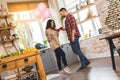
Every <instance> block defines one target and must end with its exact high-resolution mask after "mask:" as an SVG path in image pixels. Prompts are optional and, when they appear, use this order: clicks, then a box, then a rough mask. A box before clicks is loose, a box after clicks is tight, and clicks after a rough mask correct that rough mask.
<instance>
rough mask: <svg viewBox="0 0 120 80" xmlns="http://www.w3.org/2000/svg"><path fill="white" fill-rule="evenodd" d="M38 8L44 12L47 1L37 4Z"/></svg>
mask: <svg viewBox="0 0 120 80" xmlns="http://www.w3.org/2000/svg"><path fill="white" fill-rule="evenodd" d="M37 9H38V10H39V11H40V12H44V11H45V9H46V5H45V3H39V4H38V6H37Z"/></svg>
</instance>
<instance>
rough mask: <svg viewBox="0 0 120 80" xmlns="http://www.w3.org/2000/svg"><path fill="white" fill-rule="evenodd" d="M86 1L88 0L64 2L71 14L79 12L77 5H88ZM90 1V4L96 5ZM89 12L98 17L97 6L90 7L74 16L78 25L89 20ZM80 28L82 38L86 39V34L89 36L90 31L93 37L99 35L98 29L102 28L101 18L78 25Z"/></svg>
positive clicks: (65, 0)
mask: <svg viewBox="0 0 120 80" xmlns="http://www.w3.org/2000/svg"><path fill="white" fill-rule="evenodd" d="M86 1H87V0H70V1H68V0H64V4H65V6H66V9H67V10H68V11H69V12H74V11H77V5H87V4H86ZM89 1H90V3H94V0H89ZM89 11H92V13H93V15H95V16H97V15H98V13H97V9H96V7H95V5H92V6H89V7H87V8H85V9H83V10H81V11H78V12H77V13H75V14H73V15H74V17H75V19H76V21H77V23H80V22H81V21H84V20H85V19H87V14H88V12H89ZM78 28H79V31H80V33H81V35H82V37H84V34H89V31H91V36H96V35H98V29H99V28H101V24H100V21H99V17H96V18H92V19H90V20H87V21H85V22H83V23H80V24H78Z"/></svg>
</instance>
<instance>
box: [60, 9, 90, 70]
mask: <svg viewBox="0 0 120 80" xmlns="http://www.w3.org/2000/svg"><path fill="white" fill-rule="evenodd" d="M59 13H60V15H61V16H62V17H65V18H66V19H65V30H66V32H67V36H68V40H69V41H70V45H71V47H72V50H73V51H74V53H75V54H77V55H78V56H79V58H80V61H81V66H80V68H79V69H78V70H77V71H79V70H81V69H84V68H86V67H87V66H88V65H89V64H90V61H89V60H88V59H87V58H86V57H85V56H84V55H83V53H82V51H81V49H80V44H79V37H80V33H79V30H78V27H77V23H76V20H75V18H74V16H73V15H71V14H70V13H68V12H67V10H66V9H65V8H61V9H60V10H59Z"/></svg>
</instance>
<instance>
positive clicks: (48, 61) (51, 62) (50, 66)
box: [41, 49, 57, 72]
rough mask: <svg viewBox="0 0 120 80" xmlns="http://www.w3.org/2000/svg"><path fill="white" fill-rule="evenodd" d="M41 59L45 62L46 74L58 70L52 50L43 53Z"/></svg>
mask: <svg viewBox="0 0 120 80" xmlns="http://www.w3.org/2000/svg"><path fill="white" fill-rule="evenodd" d="M41 58H42V61H43V65H44V68H45V72H49V71H52V70H54V69H56V68H57V67H56V61H55V58H54V53H53V52H52V51H51V50H50V49H47V50H44V51H41Z"/></svg>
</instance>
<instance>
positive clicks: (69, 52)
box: [62, 44, 78, 64]
mask: <svg viewBox="0 0 120 80" xmlns="http://www.w3.org/2000/svg"><path fill="white" fill-rule="evenodd" d="M62 49H63V50H64V52H65V54H66V58H67V62H68V64H72V63H74V62H76V61H78V58H77V55H76V54H75V53H74V52H73V50H72V48H71V46H70V44H65V45H63V46H62Z"/></svg>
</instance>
